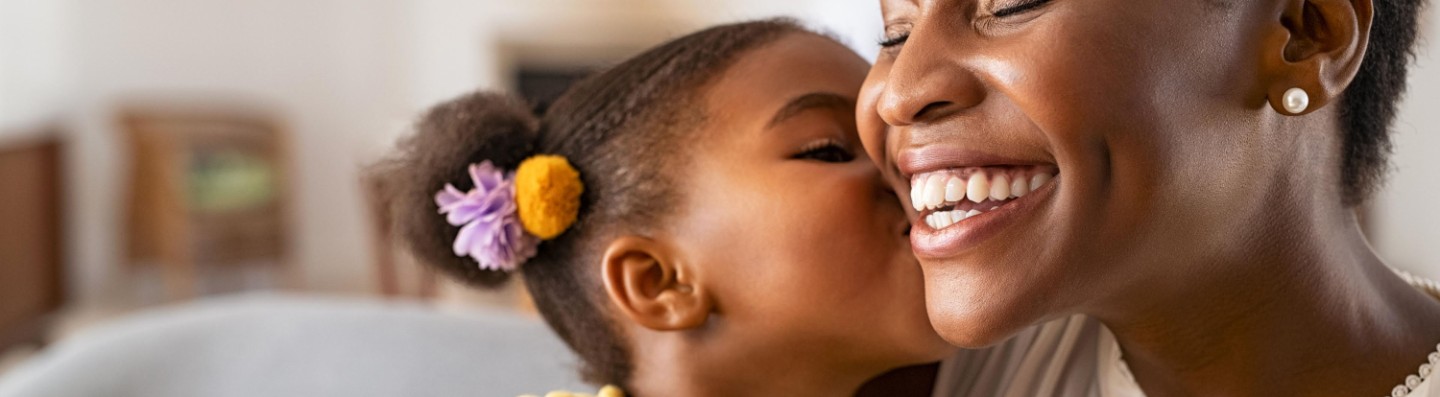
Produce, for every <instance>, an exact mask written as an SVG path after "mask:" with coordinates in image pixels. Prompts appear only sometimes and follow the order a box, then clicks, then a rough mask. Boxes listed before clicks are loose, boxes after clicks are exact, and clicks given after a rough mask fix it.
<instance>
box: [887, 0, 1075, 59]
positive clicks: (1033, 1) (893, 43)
mask: <svg viewBox="0 0 1440 397" xmlns="http://www.w3.org/2000/svg"><path fill="white" fill-rule="evenodd" d="M1050 1H1051V0H1028V1H1025V2H1023V3H1020V4H1018V5H1014V6H1010V7H1006V8H1002V9H1000V10H997V11H995V12H994V13H993V14H992V15H994V16H995V17H996V18H1005V17H1012V16H1016V15H1020V14H1024V13H1026V12H1029V11H1034V10H1035V9H1038V8H1040V7H1042V6H1045V5H1046V4H1050ZM909 39H910V33H909V32H906V33H901V34H896V35H893V36H889V35H887V36H884V37H881V38H880V40H879V42H878V43H877V44H879V45H880V48H893V47H898V46H900V45H903V44H905V41H906V40H909Z"/></svg>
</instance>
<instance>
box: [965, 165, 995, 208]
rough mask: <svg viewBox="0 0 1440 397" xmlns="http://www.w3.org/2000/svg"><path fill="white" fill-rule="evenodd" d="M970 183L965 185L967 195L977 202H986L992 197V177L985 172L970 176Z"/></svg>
mask: <svg viewBox="0 0 1440 397" xmlns="http://www.w3.org/2000/svg"><path fill="white" fill-rule="evenodd" d="M967 183H969V185H967V186H966V187H965V197H966V198H968V199H970V201H974V202H977V203H981V202H985V199H986V198H989V197H990V178H989V177H988V176H987V175H985V173H984V172H977V173H975V175H971V176H970V181H968V182H967Z"/></svg>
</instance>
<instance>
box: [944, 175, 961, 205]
mask: <svg viewBox="0 0 1440 397" xmlns="http://www.w3.org/2000/svg"><path fill="white" fill-rule="evenodd" d="M964 199H965V180H964V179H960V178H946V182H945V201H950V202H957V201H960V200H964Z"/></svg>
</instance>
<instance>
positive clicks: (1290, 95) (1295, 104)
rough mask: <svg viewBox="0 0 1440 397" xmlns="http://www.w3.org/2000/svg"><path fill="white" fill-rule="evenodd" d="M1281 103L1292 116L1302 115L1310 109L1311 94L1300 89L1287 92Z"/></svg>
mask: <svg viewBox="0 0 1440 397" xmlns="http://www.w3.org/2000/svg"><path fill="white" fill-rule="evenodd" d="M1281 101H1282V102H1281V104H1282V105H1284V107H1285V111H1287V112H1290V114H1300V113H1303V112H1305V110H1306V109H1309V108H1310V94H1308V93H1306V92H1305V90H1303V89H1300V88H1299V87H1296V88H1291V89H1289V90H1286V91H1285V97H1284V98H1281Z"/></svg>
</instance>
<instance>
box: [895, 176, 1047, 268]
mask: <svg viewBox="0 0 1440 397" xmlns="http://www.w3.org/2000/svg"><path fill="white" fill-rule="evenodd" d="M1060 180H1061V175H1056V176H1055V178H1054V179H1053V180H1051V181H1050V182H1049V183H1046V184H1045V185H1043V186H1041V187H1040V188H1039V189H1037V190H1035V191H1033V192H1030V194H1027V195H1025V196H1024V197H1020V198H1017V199H1014V200H1011V201H1008V202H1006V203H1005V204H1003V205H1001V206H999V207H996V208H994V209H991V210H989V211H986V212H984V213H981V214H978V215H975V216H972V217H969V218H966V219H964V220H961V221H960V222H957V223H955V224H952V225H950V226H948V227H945V228H943V229H940V230H936V229H935V228H933V227H931V226H930V225H927V224H926V222H924V221H923V219H920V220H917V221H916V222H913V223H914V225H913V226H912V229H911V233H910V244H911V247H912V248H914V250H915V255H916V256H918V257H920V258H921V259H941V258H949V257H953V256H956V255H959V254H961V253H963V252H965V251H967V250H969V249H971V248H973V247H975V246H977V245H979V244H980V243H982V242H984V241H986V240H988V239H990V238H991V237H994V236H995V235H997V234H999V233H1000V232H1001V231H1002V230H1004V229H1005V228H1006V227H1009V226H1010V225H1012V224H1015V223H1017V222H1019V220H1020V219H1021V218H1023V217H1024V216H1026V215H1029V214H1031V213H1032V212H1034V211H1035V210H1037V209H1039V208H1040V207H1041V206H1042V204H1044V203H1045V202H1046V201H1048V200H1050V198H1051V197H1052V196H1054V195H1055V190H1056V189H1058V185H1059V184H1060ZM921 215H924V214H923V213H922V214H921Z"/></svg>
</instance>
